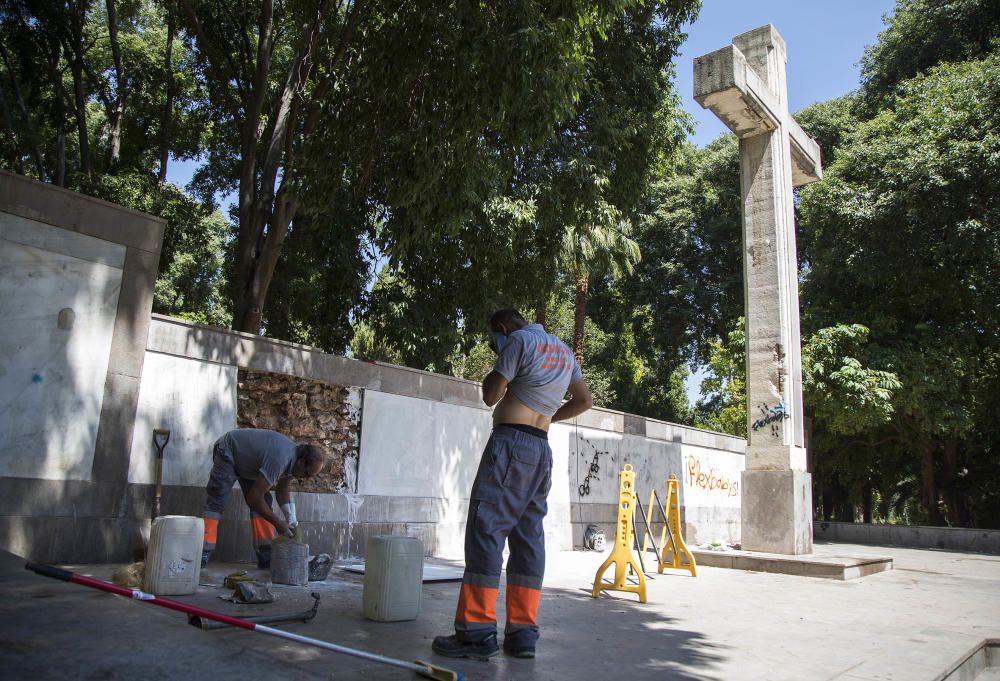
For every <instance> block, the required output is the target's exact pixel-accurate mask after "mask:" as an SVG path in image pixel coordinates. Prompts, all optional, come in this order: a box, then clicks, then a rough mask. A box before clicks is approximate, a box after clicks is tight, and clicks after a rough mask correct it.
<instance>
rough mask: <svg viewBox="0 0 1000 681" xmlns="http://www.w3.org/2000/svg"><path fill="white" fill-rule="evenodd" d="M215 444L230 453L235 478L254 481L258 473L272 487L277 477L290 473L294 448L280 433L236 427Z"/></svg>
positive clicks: (294, 455)
mask: <svg viewBox="0 0 1000 681" xmlns="http://www.w3.org/2000/svg"><path fill="white" fill-rule="evenodd" d="M219 444H220V445H221V446H222V447H223V448H225V449H227V450H229V453H230V454H232V457H233V467H234V468H235V469H236V475H237V477H240V478H244V479H249V480H255V479H256V478H257V475H258V474H262V475H263V476H264V478H265V479H267V482H268V483H269V484H271V485H274V484H275V483H276V482H278V480H279V479H280V478H285V477H288V476H290V475H291V474H292V465H293V464H294V463H295V458H296V454H295V448H296V446H297V445H296V444H295V443H294V442H292V441H291V440H289V439H288V438H287V437H285V436H284V435H282V434H281V433H276V432H275V431H273V430H263V429H259V428H239V429H237V430H231V431H229V432H228V433H226V434H225V435H223V436H222V437H221V438H219Z"/></svg>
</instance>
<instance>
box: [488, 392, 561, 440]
mask: <svg viewBox="0 0 1000 681" xmlns="http://www.w3.org/2000/svg"><path fill="white" fill-rule="evenodd" d="M501 423H516V424H520V425H524V426H532V427H533V428H538V429H540V430H544V431H546V432H548V430H549V424H551V423H552V417H551V416H543V415H542V414H539V413H538V412H537V411H535V410H534V409H531V408H530V407H527V406H525V405H524V403H523V402H521V401H520V400H519V399H517V398H516V397H514V395H513V394H511V393H510V392H509V391H508V392H507V393H506V394H505V395H504V396H503V399H502V400H500V402H499V403H498V404H497V406H496V408H495V409H494V410H493V425H494V426H497V425H500V424H501Z"/></svg>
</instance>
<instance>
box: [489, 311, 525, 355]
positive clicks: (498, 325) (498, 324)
mask: <svg viewBox="0 0 1000 681" xmlns="http://www.w3.org/2000/svg"><path fill="white" fill-rule="evenodd" d="M527 325H528V322H527V321H525V319H524V317H522V316H521V313H520V312H518V311H517V310H514V309H512V308H508V309H505V310H497V311H496V312H494V313H493V316H492V317H490V331H489V337H490V349H491V350H493V352H495V353H497V354H498V355H499V354H500V350H501V349H502V348H503V345H504V341H506V340H507V336H508V335H510V334H512V333H514V332H515V331H517V330H518V329H520V328H522V327H524V326H527Z"/></svg>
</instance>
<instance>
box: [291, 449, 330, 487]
mask: <svg viewBox="0 0 1000 681" xmlns="http://www.w3.org/2000/svg"><path fill="white" fill-rule="evenodd" d="M295 454H296V458H295V463H294V464H292V475H293V476H294V477H296V478H298V479H299V480H305V479H306V478H311V477H312V476H314V475H316V474H317V473H319V472H320V471H321V470H323V464H324V461H323V450H322V449H320V448H319V447H317V446H316V445H299V446H297V447H296V448H295Z"/></svg>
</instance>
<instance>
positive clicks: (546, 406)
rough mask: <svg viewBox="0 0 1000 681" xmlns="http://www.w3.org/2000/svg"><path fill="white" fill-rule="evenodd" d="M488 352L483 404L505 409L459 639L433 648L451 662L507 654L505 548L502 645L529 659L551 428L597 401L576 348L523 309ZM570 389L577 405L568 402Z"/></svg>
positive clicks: (477, 491) (478, 499) (534, 636)
mask: <svg viewBox="0 0 1000 681" xmlns="http://www.w3.org/2000/svg"><path fill="white" fill-rule="evenodd" d="M490 347H491V348H492V349H493V351H494V352H496V353H497V361H496V364H495V365H494V367H493V371H492V372H490V374H489V375H488V376H487V377H486V378H485V379H484V380H483V402H485V403H486V405H487V406H489V407H492V406H493V405H495V404H497V403H498V402H499V404H498V405H497V407H496V409H495V410H494V411H493V432H492V434H491V435H490V439H489V442H487V443H486V449H485V450H484V451H483V456H482V459H481V460H480V462H479V472H478V473H477V474H476V481H475V483H474V484H473V485H472V493H471V494H470V497H471V499H470V501H469V517H468V520H467V521H466V525H465V574H464V575H463V577H462V590H461V592H460V593H459V597H458V609H457V610H456V612H455V634H454V635H451V636H437V637H435V639H434V643H433V646H432V647H433V649H434V652H436V653H438V654H440V655H445V656H447V657H472V658H479V659H485V658H488V657H492V656H494V655H496V654H497V653H499V652H500V648H499V646H498V645H497V616H496V600H497V593H498V591H499V588H500V570H501V568H502V563H503V548H504V541H507V542H508V544H509V546H510V558H509V560H508V561H507V624H506V627H505V628H504V641H503V647H504V651H505V652H506V653H507V654H509V655H513V656H514V657H528V658H530V657H534V656H535V642H536V641H537V640H538V624H537V615H538V603H539V601H540V600H541V595H542V592H541V589H542V576H543V574H544V572H545V531H544V528H543V527H542V520H543V519H544V518H545V513H546V511H547V510H548V504H547V501H546V499H547V497H548V494H549V488H550V487H551V486H552V449H551V448H550V447H549V441H548V430H549V425H550V424H551V422H552V421H561V420H563V419H569V418H573V417H574V416H576V415H578V414H582V413H583V412H585V411H587V410H588V409H590V407H591V406H592V405H593V397H592V396H591V394H590V389H589V388H588V387H587V383H586V382H585V381H584V380H583V374H582V373H581V371H580V365H579V364H577V362H576V359H575V358H574V357H573V353H572V351H570V349H569V347H567V346H566V344H565V343H563V342H562V341H561V340H559V339H558V338H557V337H555V336H553V335H551V334H549V333H546V331H545V329H544V328H542V325H541V324H528V323H527V322H526V321H525V319H524V317H522V316H521V315H520V314H519V313H518V312H517V311H516V310H500V311H499V312H497V313H496V314H494V315H493V317H492V318H491V319H490ZM567 389H568V390H569V393H570V399H569V401H568V402H566V403H565V404H563V401H562V400H563V397H564V396H565V395H566V392H567ZM501 398H503V399H501Z"/></svg>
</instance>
